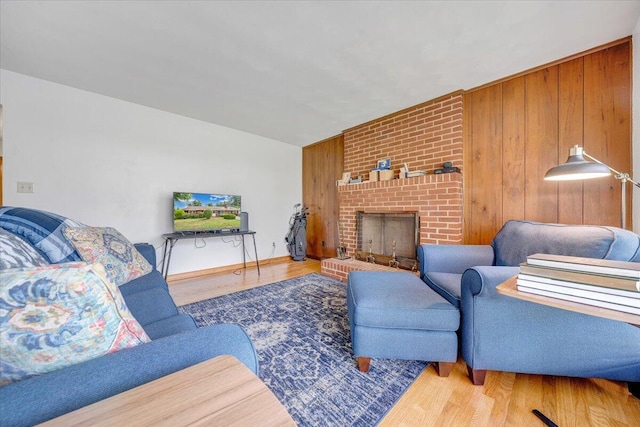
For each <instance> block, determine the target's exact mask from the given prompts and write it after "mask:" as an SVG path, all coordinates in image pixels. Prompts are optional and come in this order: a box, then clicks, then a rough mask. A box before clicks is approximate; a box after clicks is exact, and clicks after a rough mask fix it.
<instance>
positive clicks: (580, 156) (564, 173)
mask: <svg viewBox="0 0 640 427" xmlns="http://www.w3.org/2000/svg"><path fill="white" fill-rule="evenodd" d="M585 157H586V158H588V159H590V160H592V161H591V162H590V161H587V160H585V159H584V158H585ZM611 174H613V176H614V177H615V178H616V179H617V180H619V181H620V183H621V188H622V221H621V222H622V228H627V209H626V208H627V182H630V183H632V184H633V185H635V186H636V187H640V184H638V183H637V182H635V181H634V180H633V179H631V177H630V176H629V174H628V173H624V172H618V171H617V170H615V169H614V168H612V167H611V166H608V165H605V164H604V163H602V162H601V161H600V160H598V159H596V158H595V157H593V156H590V155H588V154H587V153H586V152H585V151H584V150H583V149H582V147H580V146H579V145H574V146H573V147H571V149H570V150H569V158H568V159H567V161H566V162H565V163H563V164H561V165H558V166H555V167H552V168H551V169H549V170H548V171H547V173H546V174H545V175H544V179H545V180H547V181H573V180H577V179H591V178H602V177H605V176H610V175H611Z"/></svg>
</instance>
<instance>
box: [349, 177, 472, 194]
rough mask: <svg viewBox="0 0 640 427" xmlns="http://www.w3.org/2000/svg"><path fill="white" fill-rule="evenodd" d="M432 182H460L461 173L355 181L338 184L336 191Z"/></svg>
mask: <svg viewBox="0 0 640 427" xmlns="http://www.w3.org/2000/svg"><path fill="white" fill-rule="evenodd" d="M434 182H462V174H461V173H460V172H453V173H443V174H429V175H423V176H414V177H412V178H401V179H390V180H387V181H367V182H356V183H353V184H344V185H339V186H338V192H339V193H340V192H343V191H352V190H370V189H376V188H392V187H399V188H401V187H405V186H409V185H420V184H430V183H434Z"/></svg>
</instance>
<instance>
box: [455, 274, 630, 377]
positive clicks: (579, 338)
mask: <svg viewBox="0 0 640 427" xmlns="http://www.w3.org/2000/svg"><path fill="white" fill-rule="evenodd" d="M518 272H519V267H474V268H470V269H468V270H466V271H465V272H464V274H463V275H462V283H461V286H462V288H461V302H460V307H461V310H460V312H461V327H460V328H461V340H460V341H461V354H462V358H463V359H464V360H465V362H466V363H467V366H469V367H470V368H472V369H474V370H500V371H510V372H523V373H536V374H546V375H563V376H571V377H586V378H607V379H612V380H618V381H639V380H640V328H637V327H634V326H632V325H629V324H626V323H623V322H618V321H615V320H609V319H603V318H600V317H596V316H590V315H587V314H582V313H575V312H572V311H567V310H562V309H559V308H554V307H550V306H547V305H543V304H536V303H533V302H528V301H523V300H520V299H517V298H513V297H510V296H507V295H502V294H500V293H498V292H497V291H496V286H498V285H499V284H500V283H502V282H504V281H505V280H506V279H508V278H510V277H512V276H514V275H516V274H518Z"/></svg>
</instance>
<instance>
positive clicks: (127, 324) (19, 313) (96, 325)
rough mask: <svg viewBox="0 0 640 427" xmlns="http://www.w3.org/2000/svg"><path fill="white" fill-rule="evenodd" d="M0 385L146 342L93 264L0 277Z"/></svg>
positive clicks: (13, 271) (98, 266) (23, 270)
mask: <svg viewBox="0 0 640 427" xmlns="http://www.w3.org/2000/svg"><path fill="white" fill-rule="evenodd" d="M0 277H1V279H2V280H0V348H2V351H1V352H0V366H1V369H0V384H7V383H11V382H15V381H18V380H22V379H25V378H29V377H31V376H34V375H38V374H42V373H46V372H50V371H54V370H57V369H60V368H63V367H66V366H70V365H73V364H76V363H80V362H83V361H86V360H89V359H94V358H96V357H100V356H103V355H105V354H107V353H111V352H114V351H117V350H121V349H124V348H129V347H133V346H136V345H138V344H140V343H145V342H149V337H148V336H147V334H146V333H145V332H144V330H143V329H142V327H141V326H140V324H139V323H138V322H137V321H136V320H135V319H134V318H133V316H132V315H131V313H130V312H129V310H128V308H127V305H126V304H125V301H124V299H123V297H122V295H120V292H119V291H118V288H117V287H116V286H115V284H114V283H112V282H111V281H110V280H109V279H108V277H107V275H106V272H105V270H104V267H103V266H102V265H101V264H99V263H94V264H87V263H83V262H76V263H65V264H52V265H49V266H46V267H35V268H20V269H11V270H4V271H2V272H0Z"/></svg>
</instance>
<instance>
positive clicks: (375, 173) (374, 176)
mask: <svg viewBox="0 0 640 427" xmlns="http://www.w3.org/2000/svg"><path fill="white" fill-rule="evenodd" d="M390 169H391V158H389V157H387V158H386V159H382V160H378V164H377V165H376V168H375V169H371V171H370V172H369V182H376V181H388V180H390V179H393V171H392V170H390Z"/></svg>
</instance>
